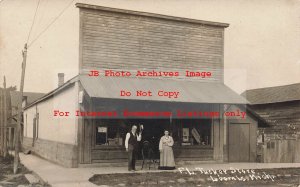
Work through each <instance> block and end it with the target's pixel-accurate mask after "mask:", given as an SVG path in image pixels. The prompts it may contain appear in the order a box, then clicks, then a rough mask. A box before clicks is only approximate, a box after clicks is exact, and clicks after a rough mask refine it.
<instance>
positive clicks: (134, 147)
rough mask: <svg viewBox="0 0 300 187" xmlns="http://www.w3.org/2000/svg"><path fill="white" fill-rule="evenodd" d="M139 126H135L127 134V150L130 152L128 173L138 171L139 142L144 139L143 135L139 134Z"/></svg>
mask: <svg viewBox="0 0 300 187" xmlns="http://www.w3.org/2000/svg"><path fill="white" fill-rule="evenodd" d="M136 131H137V126H136V125H133V126H132V128H131V131H130V132H128V133H127V134H126V139H125V148H126V151H127V152H128V171H136V169H135V160H136V158H137V153H138V142H139V141H141V139H142V133H141V132H140V133H139V134H137V132H136Z"/></svg>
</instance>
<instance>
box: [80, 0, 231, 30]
mask: <svg viewBox="0 0 300 187" xmlns="http://www.w3.org/2000/svg"><path fill="white" fill-rule="evenodd" d="M76 6H77V7H79V8H86V9H94V10H101V11H107V12H116V13H122V14H131V15H136V16H144V17H153V18H160V19H167V20H173V21H181V22H189V23H197V24H203V25H210V26H217V27H228V26H229V24H228V23H220V22H213V21H204V20H197V19H190V18H183V17H175V16H168V15H162V14H155V13H149V12H141V11H133V10H125V9H118V8H111V7H104V6H98V5H90V4H84V3H76Z"/></svg>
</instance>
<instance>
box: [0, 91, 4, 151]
mask: <svg viewBox="0 0 300 187" xmlns="http://www.w3.org/2000/svg"><path fill="white" fill-rule="evenodd" d="M2 93H3V91H2V88H0V155H1V156H2V155H3V144H4V143H3V142H4V141H3V140H4V139H3V114H2V113H3V112H2V111H3V104H2V103H3V96H2V95H3V94H2Z"/></svg>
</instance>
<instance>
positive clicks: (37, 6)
mask: <svg viewBox="0 0 300 187" xmlns="http://www.w3.org/2000/svg"><path fill="white" fill-rule="evenodd" d="M40 1H41V0H39V1H38V3H37V5H36V8H35V13H34V17H33V21H32V24H31V27H30V30H29V33H28V37H27V41H26V43H28V40H29V38H30V35H31V32H32V28H33V25H34V23H35V18H36V14H37V10H38V8H39V5H40Z"/></svg>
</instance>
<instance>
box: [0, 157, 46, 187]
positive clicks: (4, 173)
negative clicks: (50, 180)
mask: <svg viewBox="0 0 300 187" xmlns="http://www.w3.org/2000/svg"><path fill="white" fill-rule="evenodd" d="M13 160H14V157H12V156H10V155H9V156H8V157H6V158H3V157H0V186H3V187H17V186H22V187H29V186H30V187H31V186H32V187H33V186H34V187H42V186H43V187H44V186H48V187H49V185H48V184H44V183H42V182H40V183H35V184H30V183H29V181H28V180H27V179H26V177H25V174H31V173H32V172H31V171H29V170H28V169H27V168H26V167H25V166H24V165H22V164H20V165H19V167H18V173H17V174H14V173H13Z"/></svg>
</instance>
